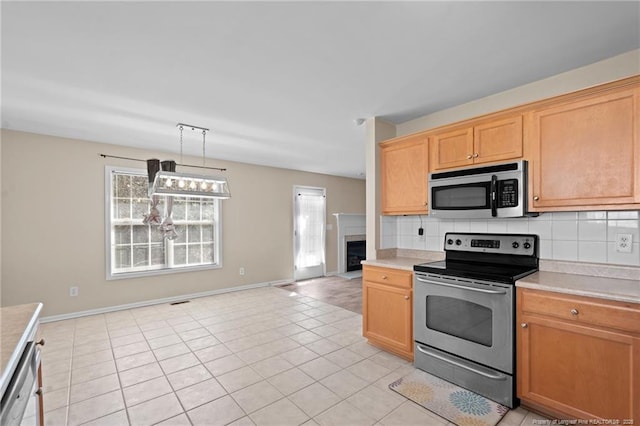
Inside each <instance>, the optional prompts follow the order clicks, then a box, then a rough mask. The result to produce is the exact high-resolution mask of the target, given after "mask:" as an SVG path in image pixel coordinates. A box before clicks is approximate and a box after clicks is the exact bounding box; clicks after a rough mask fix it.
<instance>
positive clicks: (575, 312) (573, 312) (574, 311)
mask: <svg viewBox="0 0 640 426" xmlns="http://www.w3.org/2000/svg"><path fill="white" fill-rule="evenodd" d="M578 314H579V312H578V310H577V309H572V310H571V315H578Z"/></svg>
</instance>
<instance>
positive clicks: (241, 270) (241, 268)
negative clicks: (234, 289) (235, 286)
mask: <svg viewBox="0 0 640 426" xmlns="http://www.w3.org/2000/svg"><path fill="white" fill-rule="evenodd" d="M240 275H244V266H242V267H240Z"/></svg>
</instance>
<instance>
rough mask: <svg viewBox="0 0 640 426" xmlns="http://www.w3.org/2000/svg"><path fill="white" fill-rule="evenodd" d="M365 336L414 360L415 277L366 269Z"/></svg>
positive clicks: (363, 309) (364, 279)
mask: <svg viewBox="0 0 640 426" xmlns="http://www.w3.org/2000/svg"><path fill="white" fill-rule="evenodd" d="M362 334H363V335H364V337H366V338H367V339H368V340H369V342H371V343H373V344H374V345H377V346H380V347H381V348H383V349H386V350H388V351H390V352H393V353H395V354H396V355H399V356H401V357H403V358H406V359H408V360H410V361H413V274H412V273H411V272H409V271H402V270H399V269H392V268H380V267H376V266H370V265H364V266H363V268H362Z"/></svg>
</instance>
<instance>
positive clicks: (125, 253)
mask: <svg viewBox="0 0 640 426" xmlns="http://www.w3.org/2000/svg"><path fill="white" fill-rule="evenodd" d="M114 251H115V253H114V256H113V267H114V269H122V268H129V267H130V266H131V247H129V246H116V248H115V250H114Z"/></svg>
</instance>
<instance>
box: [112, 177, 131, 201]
mask: <svg viewBox="0 0 640 426" xmlns="http://www.w3.org/2000/svg"><path fill="white" fill-rule="evenodd" d="M114 186H115V196H116V197H119V198H129V197H131V178H130V177H129V176H128V175H116V176H115V185H114Z"/></svg>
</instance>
